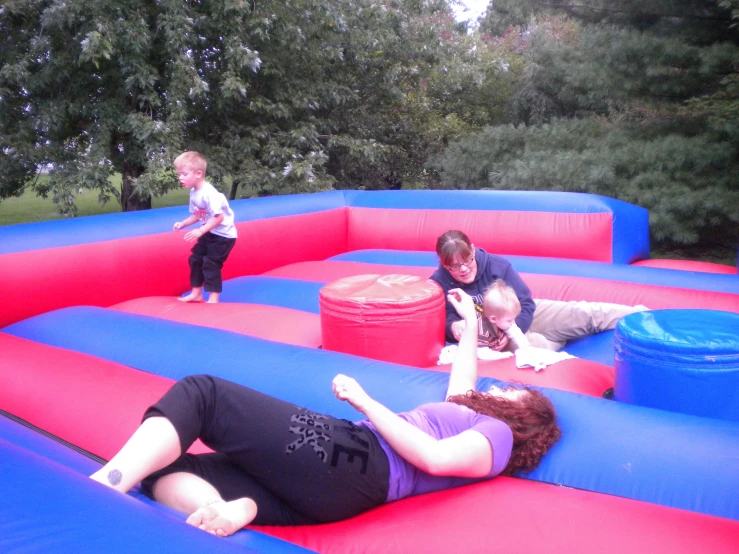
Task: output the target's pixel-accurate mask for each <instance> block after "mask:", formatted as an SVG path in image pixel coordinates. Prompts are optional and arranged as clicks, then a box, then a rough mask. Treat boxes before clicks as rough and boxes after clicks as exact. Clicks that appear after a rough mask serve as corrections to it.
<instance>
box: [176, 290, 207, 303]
mask: <svg viewBox="0 0 739 554" xmlns="http://www.w3.org/2000/svg"><path fill="white" fill-rule="evenodd" d="M177 300H179V301H180V302H202V301H203V292H202V291H197V292H196V291H195V290H193V291H192V292H191V293H190V294H187V295H185V296H178V297H177Z"/></svg>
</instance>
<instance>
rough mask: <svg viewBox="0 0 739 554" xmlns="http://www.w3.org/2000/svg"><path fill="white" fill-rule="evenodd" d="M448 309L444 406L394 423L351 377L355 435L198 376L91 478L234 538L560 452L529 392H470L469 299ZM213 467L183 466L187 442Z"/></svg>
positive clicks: (473, 369) (326, 419)
mask: <svg viewBox="0 0 739 554" xmlns="http://www.w3.org/2000/svg"><path fill="white" fill-rule="evenodd" d="M448 299H449V302H450V303H451V304H452V305H453V306H454V307H455V309H456V310H457V312H458V313H459V315H460V317H462V318H463V319H464V320H465V321H467V323H468V324H467V325H466V327H465V330H464V331H463V333H462V335H461V337H460V345H459V352H458V354H457V357H456V359H455V362H454V364H453V366H452V371H451V373H450V375H449V386H448V390H447V400H446V402H436V403H431V404H424V405H423V406H420V407H418V408H416V409H415V410H412V411H410V412H405V413H401V414H395V413H393V412H392V411H390V410H389V409H388V408H386V407H385V406H383V405H382V404H380V403H379V402H377V401H376V400H374V399H373V398H371V397H370V396H369V395H368V394H367V393H366V392H365V391H364V390H363V389H362V387H361V386H360V385H359V384H358V383H357V382H356V381H355V380H354V379H352V378H350V377H347V376H345V375H337V376H336V377H335V378H334V379H333V383H332V390H333V393H334V394H335V395H336V398H337V399H339V400H341V401H345V402H348V403H349V404H351V405H352V406H353V407H354V408H355V409H356V410H357V411H358V412H360V413H361V414H363V415H364V416H365V418H366V419H365V420H363V421H360V422H358V423H351V422H348V421H346V420H340V419H336V418H333V417H331V416H327V415H322V414H318V413H314V412H311V411H309V410H307V409H304V408H300V407H298V406H295V405H293V404H291V403H289V402H284V401H282V400H279V399H277V398H273V397H271V396H267V395H265V394H262V393H260V392H258V391H255V390H252V389H249V388H247V387H243V386H241V385H237V384H235V383H232V382H229V381H225V380H223V379H219V378H217V377H211V376H207V375H199V376H191V377H186V378H184V379H182V380H181V381H179V382H177V383H176V384H175V385H173V387H172V388H171V389H170V390H169V391H168V392H167V393H166V394H165V395H164V396H163V397H162V398H161V399H160V400H159V402H157V403H156V404H154V405H153V406H151V407H150V408H149V409H148V410H147V411H146V413H145V414H144V420H143V422H142V424H141V426H140V427H139V428H138V429H137V430H136V431H135V432H134V434H133V435H132V436H131V438H130V439H129V440H128V442H126V444H125V445H124V446H123V448H122V449H121V450H120V451H119V452H118V453H117V454H116V455H115V456H114V457H113V459H111V461H110V462H109V463H107V464H106V465H105V466H104V467H103V468H101V469H100V470H99V471H97V472H96V473H95V474H93V475H92V479H94V480H96V481H98V482H100V483H102V484H104V485H107V486H109V487H112V488H114V489H116V490H118V491H121V492H126V491H128V490H129V489H130V488H131V487H133V486H134V485H135V484H136V483H138V482H139V481H141V480H142V479H143V480H144V481H143V483H142V486H143V488H144V490H145V491H146V492H147V493H148V494H150V495H152V496H153V497H154V498H155V499H156V500H157V501H158V502H161V503H163V504H165V505H167V506H170V507H172V508H174V509H176V510H179V511H181V512H184V513H187V514H190V515H189V517H188V519H187V521H188V523H190V524H192V525H195V526H197V527H200V528H201V529H204V530H206V531H208V532H210V533H213V534H216V535H219V536H226V535H230V534H232V533H234V532H236V531H238V530H239V529H241V528H242V527H243V526H245V525H247V524H249V523H252V522H253V523H255V524H264V525H294V524H308V523H325V522H331V521H337V520H341V519H345V518H349V517H352V516H354V515H357V514H359V513H361V512H363V511H366V510H369V509H371V508H373V507H375V506H378V505H381V504H383V503H385V502H391V501H394V500H398V499H400V498H404V497H406V496H411V495H414V494H421V493H425V492H431V491H436V490H441V489H446V488H449V487H455V486H459V485H462V484H466V483H470V482H473V481H476V480H483V479H490V478H492V477H495V476H496V475H501V474H502V475H512V474H514V473H517V472H519V471H524V472H525V471H530V470H532V469H534V468H535V467H536V466H537V465H538V464H539V462H540V460H541V458H542V456H543V455H544V454H546V452H547V451H548V450H549V449H550V448H551V446H552V445H553V444H554V443H555V442H556V441H557V440H558V439H559V436H560V429H559V427H558V426H557V423H556V414H555V411H554V408H553V406H552V404H551V402H550V401H549V400H548V399H547V398H546V397H544V396H543V395H542V394H541V393H540V392H538V391H536V390H533V389H525V388H524V389H517V388H498V387H493V388H492V389H491V390H490V391H489V392H486V393H482V392H477V391H475V384H476V382H477V355H476V349H477V325H476V317H477V316H476V312H475V306H474V304H473V301H472V299H471V298H470V297H469V296H468V295H467V294H465V293H464V292H462V291H461V290H458V289H456V290H452V291H450V292H449V297H448ZM198 438H199V439H200V440H201V441H202V442H203V443H204V444H206V445H207V446H208V447H210V448H211V449H213V450H214V451H215V452H214V453H212V454H199V455H192V454H186V451H187V449H188V448H189V447H190V445H191V444H192V443H193V442H194V441H195V440H196V439H198Z"/></svg>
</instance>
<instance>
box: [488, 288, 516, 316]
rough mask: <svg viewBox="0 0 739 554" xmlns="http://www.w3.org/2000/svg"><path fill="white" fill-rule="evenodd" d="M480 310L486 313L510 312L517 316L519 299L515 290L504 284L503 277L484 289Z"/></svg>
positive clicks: (499, 313)
mask: <svg viewBox="0 0 739 554" xmlns="http://www.w3.org/2000/svg"><path fill="white" fill-rule="evenodd" d="M482 311H483V313H484V314H486V315H502V314H512V315H513V316H514V317H518V314H520V313H521V301H520V300H519V299H518V296H517V295H516V291H515V290H513V288H512V287H509V286H508V285H506V284H505V281H503V279H496V280H495V282H494V283H493V284H492V285H490V286H489V287H488V288H487V290H486V291H485V295H484V296H483V299H482Z"/></svg>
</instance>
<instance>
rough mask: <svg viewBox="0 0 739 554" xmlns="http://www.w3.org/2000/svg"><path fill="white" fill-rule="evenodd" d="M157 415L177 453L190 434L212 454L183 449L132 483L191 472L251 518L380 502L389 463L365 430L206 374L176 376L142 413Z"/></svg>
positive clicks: (290, 517)
mask: <svg viewBox="0 0 739 554" xmlns="http://www.w3.org/2000/svg"><path fill="white" fill-rule="evenodd" d="M154 416H164V417H166V418H167V419H169V420H170V421H171V422H172V424H173V425H174V427H175V429H176V430H177V434H178V435H179V438H180V444H181V447H182V452H185V451H186V450H187V449H188V448H189V447H190V445H191V444H192V443H193V442H194V441H195V439H197V438H200V440H201V441H202V442H203V443H205V444H206V445H207V446H209V447H210V448H212V449H213V450H214V451H216V453H215V454H201V455H191V454H185V455H183V456H181V457H180V458H179V459H178V460H176V461H175V462H174V463H173V464H171V465H170V466H168V467H166V468H164V469H162V470H160V471H158V472H156V473H154V474H153V475H151V476H150V477H148V478H147V479H145V480H144V482H143V483H142V485H143V489H144V491H145V492H146V493H147V494H149V495H151V487H152V485H153V484H154V482H155V481H156V479H158V478H159V477H162V476H163V475H167V474H170V473H175V472H181V471H182V472H187V473H193V474H195V475H199V476H200V477H202V478H203V479H205V480H206V481H208V482H209V483H211V484H212V485H213V486H214V487H215V488H216V489H217V490H218V492H219V493H220V494H221V496H222V497H223V498H224V499H225V500H234V499H236V498H242V497H249V498H252V499H253V500H254V501H255V502H256V504H257V508H258V511H257V517H256V519H255V520H254V523H256V524H264V525H296V524H305V523H325V522H329V521H337V520H341V519H346V518H349V517H352V516H354V515H357V514H359V513H361V512H364V511H366V510H368V509H370V508H373V507H375V506H378V505H380V504H383V503H384V502H385V500H386V498H387V492H388V479H389V465H388V461H387V456H386V455H385V452H384V451H383V450H382V447H381V446H380V444H379V442H378V440H377V437H376V436H375V434H374V433H373V432H372V431H370V430H369V429H367V428H366V427H363V426H357V425H355V424H354V423H352V422H350V421H346V420H340V419H335V418H333V417H330V416H325V415H321V414H317V413H314V412H310V411H308V410H306V409H305V408H300V407H298V406H294V405H293V404H290V403H289V402H284V401H282V400H279V399H277V398H273V397H271V396H268V395H266V394H262V393H260V392H257V391H255V390H252V389H250V388H247V387H243V386H241V385H237V384H235V383H232V382H230V381H225V380H223V379H219V378H217V377H211V376H208V375H197V376H191V377H186V378H184V379H182V380H181V381H179V382H177V383H176V384H175V385H174V386H173V387H172V388H171V389H170V390H169V391H168V392H167V393H166V394H165V395H164V396H163V397H162V398H161V400H159V402H157V403H156V404H155V405H153V406H152V407H150V408H149V409H148V410H147V411H146V414H145V415H144V419H146V418H148V417H154Z"/></svg>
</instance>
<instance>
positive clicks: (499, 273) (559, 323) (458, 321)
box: [431, 230, 648, 350]
mask: <svg viewBox="0 0 739 554" xmlns="http://www.w3.org/2000/svg"><path fill="white" fill-rule="evenodd" d="M436 254H437V255H438V256H439V268H438V269H437V270H436V271H435V272H434V274H433V275H431V279H432V280H433V281H436V282H437V283H438V284H439V286H441V288H442V290H443V291H444V292H445V293H447V292H448V291H450V290H452V289H456V288H459V289H461V290H463V291H464V292H466V293H467V294H469V295H470V296H471V297H472V299H473V301H474V302H475V305H476V306H477V309H478V317H481V314H482V305H483V299H484V297H485V293H486V291H487V290H488V288H489V287H490V286H492V284H493V283H495V281H496V280H498V279H501V280H503V281H504V282H505V284H506V285H508V286H510V287H511V288H513V290H514V291H516V295H517V296H518V299H519V301H520V302H521V313H520V314H519V315H518V317H517V318H516V325H518V327H519V328H520V329H521V331H522V332H523V333H525V334H526V338H527V339H528V342H529V344H530V345H531V346H535V347H539V348H546V349H547V350H561V349H562V348H564V346H565V344H566V343H567V341H568V340H572V339H576V338H582V337H586V336H589V335H592V334H595V333H600V332H601V331H607V330H610V329H614V328H615V327H616V323H618V320H619V319H621V318H622V317H623V316H625V315H628V314H630V313H634V312H640V311H644V310H647V309H648V308H647V307H646V306H624V305H621V304H609V303H605V302H585V301H579V302H576V301H571V302H563V301H557V300H545V299H537V300H534V299H533V298H532V297H531V291H530V290H529V287H528V286H527V285H526V283H524V281H523V279H521V276H520V275H519V274H518V272H517V271H516V270H515V269H513V266H512V265H511V263H510V262H509V261H508V260H506V259H505V258H503V257H502V256H496V255H495V254H488V253H487V252H485V250H483V249H482V248H475V245H474V244H472V242H471V241H470V239H469V238H468V237H467V235H465V234H464V233H463V232H462V231H455V230H452V231H447V232H446V233H444V234H443V235H441V236H440V237H439V238H438V239H437V241H436ZM464 328H465V322H464V320H463V319H462V318H460V317H459V315H458V314H457V312H456V310H455V309H454V306H452V305H451V304H450V303H449V301H447V304H446V338H447V341H449V342H457V341H459V338H460V337H461V336H462V331H463V330H464ZM487 345H488V344H487V343H485V342H484V341H481V346H487ZM511 346H512V345H511ZM507 348H509V345H508V341H507V339H506V338H505V337H502V340H501V341H500V342H499V344H498V345H497V346H496V349H497V350H505V349H507Z"/></svg>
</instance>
